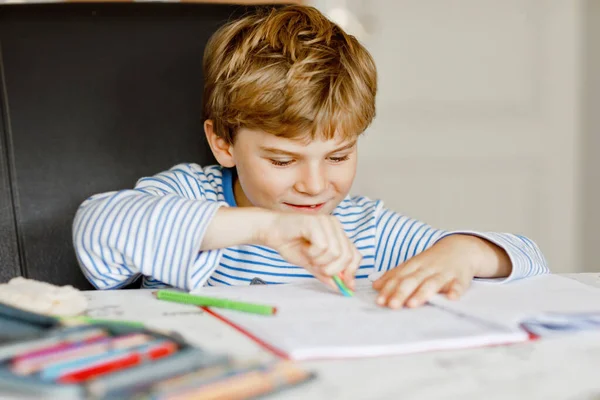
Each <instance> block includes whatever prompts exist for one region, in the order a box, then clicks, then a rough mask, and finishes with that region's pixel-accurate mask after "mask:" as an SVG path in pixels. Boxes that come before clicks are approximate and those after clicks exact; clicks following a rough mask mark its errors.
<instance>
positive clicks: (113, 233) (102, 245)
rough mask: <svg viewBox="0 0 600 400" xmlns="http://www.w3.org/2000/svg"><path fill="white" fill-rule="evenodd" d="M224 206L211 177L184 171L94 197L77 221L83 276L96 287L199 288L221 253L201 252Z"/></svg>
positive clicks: (75, 240) (75, 235) (76, 243)
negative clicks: (147, 280) (148, 283)
mask: <svg viewBox="0 0 600 400" xmlns="http://www.w3.org/2000/svg"><path fill="white" fill-rule="evenodd" d="M224 204H225V203H223V202H220V201H218V199H217V193H216V190H215V187H214V185H213V184H212V181H211V180H210V179H209V177H208V176H207V175H205V174H203V171H192V170H191V169H190V167H188V166H185V165H183V166H177V167H174V168H173V169H171V170H169V171H166V172H163V173H160V174H158V175H156V176H153V177H149V178H144V179H141V180H140V181H138V184H137V185H136V189H134V190H123V191H119V192H111V193H106V194H102V195H97V196H92V197H91V198H90V199H88V200H86V201H85V202H84V203H83V204H82V205H81V206H80V208H79V209H78V211H77V214H76V216H75V219H74V222H73V243H74V247H75V252H76V255H77V258H78V261H79V263H80V265H81V268H82V270H83V273H84V274H85V276H86V277H87V278H88V280H89V281H90V282H91V283H92V284H93V285H94V286H95V287H97V288H99V289H115V288H119V287H122V286H125V285H127V284H128V283H130V282H132V281H133V280H135V279H136V278H137V277H138V276H139V275H146V276H150V277H152V278H153V279H154V280H157V281H160V282H163V283H166V284H168V285H171V286H175V287H180V288H185V289H189V288H191V287H196V286H198V285H201V284H203V282H204V281H205V280H206V279H207V278H208V276H207V274H205V272H206V271H210V270H212V269H213V268H214V266H216V265H218V262H219V258H220V255H221V252H222V251H221V250H214V251H204V252H199V251H198V250H199V247H200V243H201V241H202V238H203V236H204V234H205V231H206V228H207V226H208V224H209V222H210V221H211V219H212V217H213V216H214V214H215V213H216V211H217V209H218V208H219V207H220V206H223V205H224Z"/></svg>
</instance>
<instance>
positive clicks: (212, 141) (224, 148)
mask: <svg viewBox="0 0 600 400" xmlns="http://www.w3.org/2000/svg"><path fill="white" fill-rule="evenodd" d="M204 133H205V134H206V140H207V141H208V145H209V146H210V149H211V150H212V153H213V155H214V156H215V158H216V159H217V161H218V162H219V164H221V165H222V166H224V167H225V168H232V167H234V166H235V160H234V159H233V154H232V152H231V150H232V149H233V145H231V144H229V143H227V141H225V140H224V139H223V138H220V137H219V136H217V134H216V133H215V130H214V124H213V121H212V120H210V119H207V120H206V121H204Z"/></svg>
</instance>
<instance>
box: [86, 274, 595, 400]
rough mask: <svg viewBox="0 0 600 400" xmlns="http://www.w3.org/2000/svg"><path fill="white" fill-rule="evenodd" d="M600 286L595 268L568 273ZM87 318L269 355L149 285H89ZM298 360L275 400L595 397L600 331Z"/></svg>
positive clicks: (259, 356)
mask: <svg viewBox="0 0 600 400" xmlns="http://www.w3.org/2000/svg"><path fill="white" fill-rule="evenodd" d="M565 276H568V277H570V278H573V279H576V280H578V281H581V282H583V283H586V284H590V285H593V286H596V287H600V274H599V273H590V274H569V275H565ZM85 293H86V295H87V296H88V298H89V300H90V311H89V314H90V315H91V316H95V317H98V318H101V317H102V318H114V319H129V320H137V321H142V322H145V323H146V324H147V325H149V326H151V327H157V328H159V327H162V328H169V329H172V330H175V331H177V332H179V333H181V334H182V335H183V336H184V337H185V338H186V339H187V340H188V341H189V342H191V343H194V344H197V345H199V346H202V347H204V348H206V349H209V350H213V351H217V352H219V351H223V352H227V353H230V354H233V355H236V356H238V357H244V358H254V359H260V360H268V359H272V358H273V356H272V355H271V354H270V353H268V352H267V351H265V350H263V349H262V348H261V347H259V346H258V345H257V344H255V343H254V342H253V341H251V340H250V339H248V338H246V337H245V336H243V335H242V334H240V333H238V332H237V331H235V330H233V329H232V328H230V327H229V326H228V325H226V324H224V323H222V322H220V321H219V320H217V319H216V318H214V317H212V316H210V315H208V314H204V313H203V312H202V311H201V310H200V309H198V308H197V307H194V306H187V305H179V304H174V303H167V302H160V301H158V300H155V299H154V298H153V297H152V295H151V293H150V291H149V290H121V291H107V292H101V291H90V292H85ZM301 364H302V365H304V366H306V367H307V368H310V369H311V370H313V371H315V372H317V374H318V377H317V379H316V380H314V381H312V382H310V383H308V384H306V385H304V386H300V387H297V388H293V389H290V390H286V391H284V392H282V393H280V394H278V395H276V396H273V398H278V399H279V398H280V399H299V400H300V399H302V400H304V399H398V398H401V399H403V400H404V399H445V400H446V399H461V400H464V399H484V398H485V399H496V398H497V399H524V398H527V399H532V398H536V399H538V398H539V399H545V400H547V399H596V400H598V399H600V333H596V334H590V333H587V334H578V335H574V336H569V337H564V338H560V339H544V340H539V341H536V342H529V343H525V344H518V345H511V346H501V347H492V348H489V347H488V348H480V349H469V350H455V351H444V352H432V353H421V354H414V355H403V356H390V357H381V358H369V359H356V360H343V361H342V360H340V361H315V362H304V363H301Z"/></svg>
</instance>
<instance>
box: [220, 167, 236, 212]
mask: <svg viewBox="0 0 600 400" xmlns="http://www.w3.org/2000/svg"><path fill="white" fill-rule="evenodd" d="M222 174H223V196H224V197H225V201H226V202H227V204H229V206H230V207H237V204H236V203H235V196H234V194H233V177H234V175H235V170H234V169H233V168H223V170H222Z"/></svg>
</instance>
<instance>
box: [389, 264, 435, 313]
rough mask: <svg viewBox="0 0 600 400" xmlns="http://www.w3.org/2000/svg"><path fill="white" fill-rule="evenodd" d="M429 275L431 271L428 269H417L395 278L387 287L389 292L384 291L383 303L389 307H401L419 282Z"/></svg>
mask: <svg viewBox="0 0 600 400" xmlns="http://www.w3.org/2000/svg"><path fill="white" fill-rule="evenodd" d="M431 275H432V273H431V272H430V271H428V270H418V271H415V272H413V273H412V274H409V275H407V276H404V277H402V278H401V279H398V280H396V284H395V285H393V287H390V288H388V290H389V292H388V293H386V299H385V303H384V304H387V305H388V306H389V307H390V308H400V307H402V306H403V305H404V303H405V302H406V300H407V299H408V298H409V297H410V296H411V295H412V294H413V293H414V291H415V290H416V289H417V288H418V287H419V286H420V285H421V283H422V282H423V281H424V280H425V279H427V278H428V277H429V276H431ZM386 286H387V284H386ZM384 289H385V288H384Z"/></svg>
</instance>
